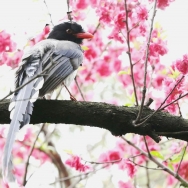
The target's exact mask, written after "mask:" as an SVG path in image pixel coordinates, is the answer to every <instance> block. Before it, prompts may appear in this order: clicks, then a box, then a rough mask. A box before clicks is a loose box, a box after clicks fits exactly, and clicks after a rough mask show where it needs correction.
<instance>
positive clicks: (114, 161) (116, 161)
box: [81, 158, 122, 165]
mask: <svg viewBox="0 0 188 188" xmlns="http://www.w3.org/2000/svg"><path fill="white" fill-rule="evenodd" d="M81 159H82V158H81ZM82 160H83V161H85V162H87V163H90V164H97V165H99V164H108V163H112V164H113V163H118V162H120V161H122V158H120V159H116V160H112V161H104V162H95V161H86V160H84V159H82Z"/></svg>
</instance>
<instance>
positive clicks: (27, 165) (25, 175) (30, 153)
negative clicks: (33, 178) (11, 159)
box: [23, 123, 45, 185]
mask: <svg viewBox="0 0 188 188" xmlns="http://www.w3.org/2000/svg"><path fill="white" fill-rule="evenodd" d="M44 126H45V123H43V124H42V126H41V128H40V129H39V131H38V134H37V135H36V138H35V140H34V142H33V145H32V146H31V148H30V151H29V154H28V158H27V160H26V166H25V174H24V178H23V185H25V184H26V183H27V180H26V177H27V171H28V167H29V159H30V157H31V155H32V153H33V150H34V147H35V144H36V142H37V140H38V137H39V135H40V133H41V131H42V129H43V128H44Z"/></svg>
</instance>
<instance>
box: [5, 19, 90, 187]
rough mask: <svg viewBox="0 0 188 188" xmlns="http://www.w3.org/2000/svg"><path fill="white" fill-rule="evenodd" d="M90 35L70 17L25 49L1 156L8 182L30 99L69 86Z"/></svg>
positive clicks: (9, 181) (30, 103) (27, 119)
mask: <svg viewBox="0 0 188 188" xmlns="http://www.w3.org/2000/svg"><path fill="white" fill-rule="evenodd" d="M92 37H93V35H92V34H91V33H88V32H85V31H84V29H83V28H82V26H81V25H79V24H78V23H76V22H73V21H67V22H63V23H60V24H58V25H56V26H54V28H53V29H52V31H51V32H50V33H49V35H48V37H47V39H45V40H42V41H40V42H38V43H37V44H35V45H34V46H33V47H32V48H31V49H29V50H28V51H27V52H25V53H24V55H23V57H22V62H21V65H20V66H19V68H18V70H17V71H16V76H15V88H20V89H19V90H16V92H15V93H14V94H13V97H12V100H11V102H10V105H9V111H10V119H11V123H10V127H9V131H8V135H7V138H6V143H5V146H4V151H3V157H2V160H3V161H2V175H3V179H4V181H5V182H7V183H8V184H9V183H10V184H11V183H12V182H16V179H15V177H14V174H13V164H12V148H13V144H14V141H15V137H16V133H17V132H18V131H19V129H21V128H22V127H23V126H24V125H26V124H29V123H30V116H31V115H32V112H33V103H34V102H35V101H36V99H37V98H38V97H43V96H44V95H45V94H47V93H51V92H52V91H54V89H56V88H57V87H58V86H59V85H61V84H62V83H63V84H64V85H66V86H68V85H69V84H70V83H71V82H72V81H73V79H74V78H75V76H76V72H77V69H78V68H79V66H80V65H81V64H82V61H83V51H82V49H81V46H80V45H81V44H82V42H83V39H91V38H92Z"/></svg>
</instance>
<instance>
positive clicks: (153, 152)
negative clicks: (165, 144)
mask: <svg viewBox="0 0 188 188" xmlns="http://www.w3.org/2000/svg"><path fill="white" fill-rule="evenodd" d="M150 154H151V155H152V156H154V157H157V158H160V159H162V160H163V159H164V157H163V156H162V154H161V153H159V152H158V151H150Z"/></svg>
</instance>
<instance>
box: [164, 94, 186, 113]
mask: <svg viewBox="0 0 188 188" xmlns="http://www.w3.org/2000/svg"><path fill="white" fill-rule="evenodd" d="M186 95H188V93H185V94H184V95H180V96H179V97H178V98H177V99H175V100H173V101H172V102H170V103H168V104H167V105H165V106H163V107H162V108H161V109H160V110H164V109H165V108H166V107H168V106H170V105H171V104H173V103H175V102H177V101H178V100H180V99H182V98H183V97H185V96H186Z"/></svg>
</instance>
